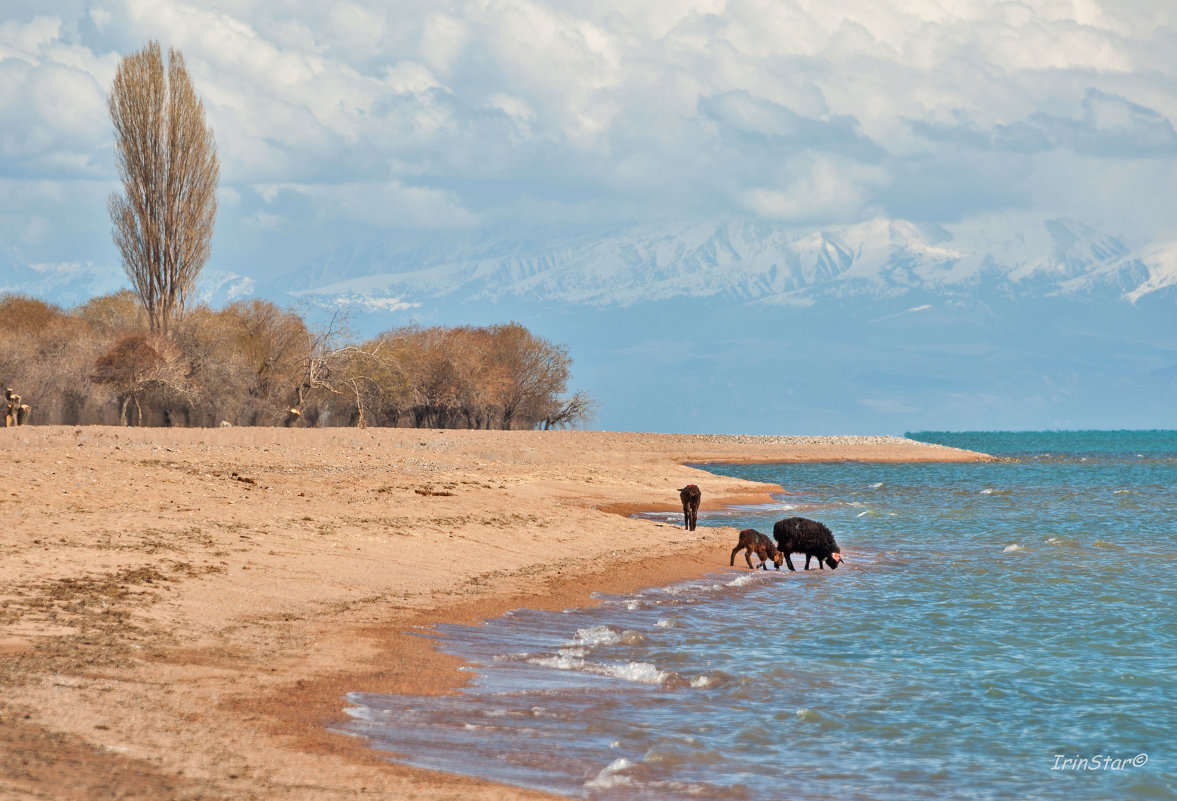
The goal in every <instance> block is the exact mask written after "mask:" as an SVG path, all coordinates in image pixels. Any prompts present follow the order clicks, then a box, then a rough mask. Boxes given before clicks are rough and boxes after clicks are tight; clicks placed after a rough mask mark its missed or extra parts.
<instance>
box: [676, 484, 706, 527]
mask: <svg viewBox="0 0 1177 801" xmlns="http://www.w3.org/2000/svg"><path fill="white" fill-rule="evenodd" d="M678 497H679V498H681V499H682V516H683V528H685V529H687V530H689V531H694V530H695V523H697V522H698V521H699V501H700V500H702V498H703V491H702V490H701V489H699V488H698V487H696V486H695V485H694V484H687V485H686V486H685V487H683V488H682V489H680V490H679V491H678Z"/></svg>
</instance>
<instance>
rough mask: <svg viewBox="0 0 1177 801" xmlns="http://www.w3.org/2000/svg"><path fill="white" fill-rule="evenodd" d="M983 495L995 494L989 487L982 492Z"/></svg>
mask: <svg viewBox="0 0 1177 801" xmlns="http://www.w3.org/2000/svg"><path fill="white" fill-rule="evenodd" d="M981 494H982V495H992V494H993V490H992V489H989V488H988V487H987V488H985V489H983V490H981Z"/></svg>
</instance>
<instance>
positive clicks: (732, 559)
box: [728, 545, 752, 567]
mask: <svg viewBox="0 0 1177 801" xmlns="http://www.w3.org/2000/svg"><path fill="white" fill-rule="evenodd" d="M743 547H744V546H743V545H737V546H736V547H735V548H732V558H731V560H730V561H729V562H728V567H735V566H736V554H737V553H739V551H740V549H741V548H743ZM745 556H747V554H745ZM751 566H752V565H750V564H749V565H748V567H751Z"/></svg>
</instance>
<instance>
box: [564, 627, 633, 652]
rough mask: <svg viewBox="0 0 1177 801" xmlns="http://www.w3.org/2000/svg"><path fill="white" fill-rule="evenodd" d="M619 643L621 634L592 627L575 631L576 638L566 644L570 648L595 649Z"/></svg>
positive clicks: (604, 628)
mask: <svg viewBox="0 0 1177 801" xmlns="http://www.w3.org/2000/svg"><path fill="white" fill-rule="evenodd" d="M620 641H621V634H620V633H618V632H616V631H614V630H613V629H611V628H609V627H608V626H592V627H590V628H587V629H577V630H576V636H575V637H573V638H572V640H571V641H570V642H568V643H567V644H568V645H569V646H572V647H574V648H575V647H584V648H596V647H597V646H599V645H613V644H615V643H618V642H620Z"/></svg>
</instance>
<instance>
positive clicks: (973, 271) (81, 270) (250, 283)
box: [0, 219, 1177, 311]
mask: <svg viewBox="0 0 1177 801" xmlns="http://www.w3.org/2000/svg"><path fill="white" fill-rule="evenodd" d="M267 272H268V271H267V270H266V268H262V272H260V273H259V274H257V275H251V276H244V275H238V274H235V273H233V272H229V271H225V270H206V271H205V272H204V273H203V274H202V276H201V280H200V283H199V292H198V293H197V294H198V296H199V297H200V298H201V299H203V300H205V301H207V302H210V303H212V304H213V305H219V304H220V303H223V302H225V301H228V300H234V299H239V298H242V297H249V296H252V295H255V294H259V295H262V296H265V297H268V298H270V299H272V300H275V301H278V302H283V301H286V302H289V301H290V300H292V299H301V300H306V301H310V302H313V303H317V304H323V305H330V306H336V305H339V304H346V303H350V304H354V305H356V306H358V307H360V308H363V309H366V310H370V311H377V310H383V311H398V310H404V309H412V308H417V307H419V306H421V305H432V304H436V303H438V302H448V303H452V302H453V301H461V302H479V301H484V300H508V299H509V300H515V301H524V302H527V301H542V302H558V303H564V304H573V305H577V306H584V305H587V306H592V307H627V306H633V305H635V304H641V303H646V302H651V301H664V300H670V299H673V298H682V297H688V298H700V299H703V298H708V299H712V300H714V301H719V302H729V303H742V302H748V301H758V302H762V303H766V304H785V305H795V306H806V305H811V304H814V303H818V302H821V301H822V300H823V299H829V298H849V297H854V296H872V297H880V296H883V297H897V296H902V295H904V294H908V293H912V292H916V291H918V292H920V293H930V294H934V295H948V296H956V295H969V296H975V295H976V293H977V292H978V291H982V292H984V293H986V294H989V293H996V294H998V295H1002V296H1006V297H1045V296H1057V295H1084V294H1086V295H1099V296H1102V297H1108V298H1111V297H1115V298H1118V299H1121V300H1124V301H1126V302H1129V303H1135V302H1136V301H1138V300H1140V299H1141V298H1143V297H1145V296H1148V295H1155V294H1157V293H1162V294H1168V293H1171V292H1174V291H1175V290H1174V287H1177V243H1161V244H1154V245H1150V246H1148V247H1144V248H1140V249H1138V250H1129V248H1127V247H1126V246H1125V245H1124V244H1123V243H1122V242H1121V241H1120V240H1119V239H1117V238H1115V237H1114V236H1111V235H1109V234H1106V233H1103V232H1100V231H1096V230H1095V229H1093V228H1091V227H1089V226H1087V225H1084V224H1083V223H1080V222H1078V221H1075V220H1066V219H1055V220H1046V221H1044V222H1042V223H1041V224H1040V225H1038V226H1036V227H1034V228H1031V229H1029V230H1026V231H1023V232H1022V233H1020V234H1018V235H1016V236H1013V237H1010V238H1006V239H1001V240H997V241H993V240H991V239H989V238H988V237H987V236H986V234H985V232H984V231H980V230H969V229H959V230H955V231H949V230H948V229H946V228H943V227H940V226H935V225H918V224H915V223H911V222H906V221H903V220H887V219H875V220H870V221H868V222H864V223H859V224H856V225H846V226H839V227H831V228H823V229H820V230H813V231H798V230H796V229H792V228H786V227H783V226H778V225H773V224H770V223H764V222H726V223H694V224H680V225H647V226H637V227H631V228H626V229H622V230H614V231H591V232H587V233H586V232H583V231H578V232H573V233H548V234H546V235H545V234H536V233H534V232H529V233H527V234H521V235H508V236H504V235H498V236H493V237H482V236H478V235H468V236H459V237H453V238H450V237H439V238H438V239H436V240H433V241H430V242H428V243H426V244H415V245H414V246H412V247H408V246H404V245H399V244H398V243H397V242H395V241H392V240H386V241H378V242H375V243H372V244H368V245H365V246H362V247H361V246H356V247H341V248H337V249H335V250H333V251H331V252H329V253H326V254H325V255H322V256H319V257H317V258H313V259H312V260H310V261H309V263H307V264H305V265H301V266H299V268H298V269H295V270H293V271H290V272H287V273H284V274H282V275H274V274H272V273H271V274H266V273H267ZM126 285H127V281H126V278H125V276H123V275H122V273H121V272H116V273H112V271H111V270H110V268H109V267H107V268H105V269H100V268H97V267H95V266H94V265H93V264H87V263H79V262H74V263H69V264H54V265H29V264H20V263H11V264H10V265H9V266H7V267H5V268H4V269H3V270H2V271H0V292H5V291H9V292H11V291H16V292H24V293H27V294H31V295H35V296H38V297H42V298H45V299H47V300H51V301H53V302H57V303H61V304H63V305H66V306H70V305H74V304H76V303H79V302H83V301H85V300H86V299H87V298H88V297H92V296H94V295H100V294H104V293H107V292H112V291H115V290H116V289H118V288H119V287H121V286H126Z"/></svg>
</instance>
